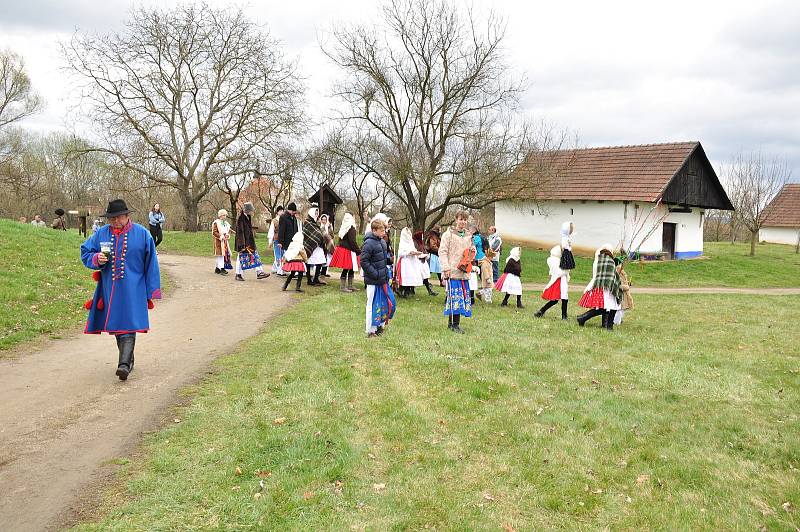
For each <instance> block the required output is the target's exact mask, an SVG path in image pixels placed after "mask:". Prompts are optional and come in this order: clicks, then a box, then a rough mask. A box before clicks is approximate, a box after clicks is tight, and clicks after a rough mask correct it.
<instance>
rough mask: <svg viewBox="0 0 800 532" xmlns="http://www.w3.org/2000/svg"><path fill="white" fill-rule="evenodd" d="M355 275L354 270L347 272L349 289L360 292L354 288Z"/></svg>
mask: <svg viewBox="0 0 800 532" xmlns="http://www.w3.org/2000/svg"><path fill="white" fill-rule="evenodd" d="M355 274H356V272H355V271H353V270H350V271H348V272H347V288H348V289H349V290H350V291H351V292H358V288H356V287H355V286H353V277H355Z"/></svg>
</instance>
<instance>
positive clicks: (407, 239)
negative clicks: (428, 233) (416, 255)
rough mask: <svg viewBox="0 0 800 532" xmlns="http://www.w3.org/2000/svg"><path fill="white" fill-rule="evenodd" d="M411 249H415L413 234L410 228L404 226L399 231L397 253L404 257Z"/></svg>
mask: <svg viewBox="0 0 800 532" xmlns="http://www.w3.org/2000/svg"><path fill="white" fill-rule="evenodd" d="M412 251H417V247H416V246H415V245H414V235H412V234H411V229H409V228H408V227H404V228H403V230H402V231H400V246H399V247H398V248H397V255H398V256H399V257H404V256H406V255H408V254H409V253H411V252H412Z"/></svg>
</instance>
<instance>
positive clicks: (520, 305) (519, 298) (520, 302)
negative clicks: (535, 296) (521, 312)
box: [517, 296, 525, 308]
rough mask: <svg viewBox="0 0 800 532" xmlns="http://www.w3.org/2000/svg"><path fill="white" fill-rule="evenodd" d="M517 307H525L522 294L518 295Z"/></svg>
mask: <svg viewBox="0 0 800 532" xmlns="http://www.w3.org/2000/svg"><path fill="white" fill-rule="evenodd" d="M517 308H525V307H524V306H523V305H522V296H517Z"/></svg>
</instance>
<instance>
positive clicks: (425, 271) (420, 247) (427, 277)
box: [413, 231, 436, 296]
mask: <svg viewBox="0 0 800 532" xmlns="http://www.w3.org/2000/svg"><path fill="white" fill-rule="evenodd" d="M423 234H424V233H423V232H422V231H417V232H416V233H414V235H413V237H414V247H415V248H416V250H417V251H419V252H420V255H419V261H420V262H421V263H422V284H424V285H425V288H426V289H427V290H428V295H429V296H435V295H436V292H434V291H433V288H431V268H430V265H429V262H428V261H429V260H430V255H429V254H428V250H427V249H426V248H425V243H424V242H423V241H422V235H423Z"/></svg>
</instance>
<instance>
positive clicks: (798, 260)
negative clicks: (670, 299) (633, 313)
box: [501, 242, 800, 288]
mask: <svg viewBox="0 0 800 532" xmlns="http://www.w3.org/2000/svg"><path fill="white" fill-rule="evenodd" d="M512 246H513V244H506V245H505V246H504V249H505V251H506V252H508V251H510V250H511V247H512ZM749 252H750V244H749V243H745V244H739V243H737V244H734V245H731V244H730V242H706V243H705V257H704V258H700V259H693V260H680V261H665V262H648V263H633V264H629V265H628V266H627V267H626V271H627V272H628V274H629V275H630V276H631V277H632V281H633V283H634V286H665V287H673V286H674V287H707V286H725V287H737V288H764V287H776V288H786V287H800V255H798V254H796V253H795V252H794V248H793V247H792V246H783V245H780V244H760V245H759V246H758V248H757V250H756V256H755V257H750V256H749V255H748V253H749ZM506 256H507V255H504V256H503V261H505V257H506ZM548 256H549V250H548V251H543V250H538V249H534V248H531V247H524V246H523V252H522V279H523V281H525V282H536V283H545V282H547V280H548V279H549V275H548V270H547V263H546V260H547V257H548ZM575 263H576V266H577V267H576V269H575V270H574V271H573V274H572V284H573V285H574V286H576V287H583V286H585V285H586V284H587V283H588V282H589V280H590V279H591V276H592V259H591V258H588V257H576V258H575ZM501 264H502V262H501Z"/></svg>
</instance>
